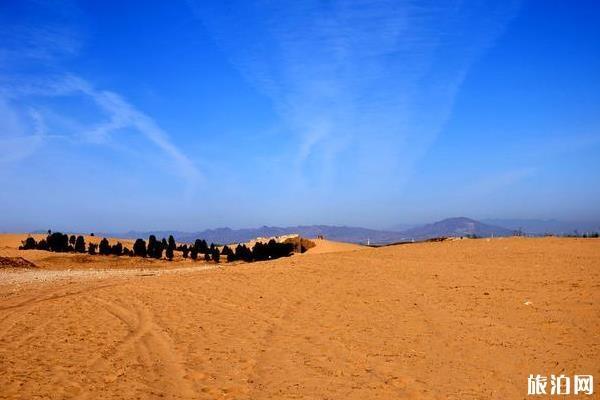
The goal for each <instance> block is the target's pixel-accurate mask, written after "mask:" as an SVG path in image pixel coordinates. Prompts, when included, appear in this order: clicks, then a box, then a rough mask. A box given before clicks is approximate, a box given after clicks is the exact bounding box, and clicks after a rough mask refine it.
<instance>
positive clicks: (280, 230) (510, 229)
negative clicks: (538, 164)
mask: <svg viewBox="0 0 600 400" xmlns="http://www.w3.org/2000/svg"><path fill="white" fill-rule="evenodd" d="M407 226H411V225H397V226H395V227H393V228H392V229H389V230H378V229H368V228H361V227H355V226H331V225H300V226H288V227H277V226H262V227H260V228H246V229H231V228H217V229H208V230H204V231H199V232H181V231H145V232H140V231H130V232H126V233H101V232H97V233H96V235H97V236H105V237H118V238H125V239H136V238H147V237H148V236H150V235H155V236H156V237H158V238H163V237H168V236H169V235H173V236H174V237H175V239H177V241H180V242H193V241H194V240H196V239H205V240H206V241H208V242H209V243H210V242H213V243H219V244H229V243H242V242H248V241H250V240H252V239H255V238H257V237H271V236H280V235H287V234H292V233H297V234H299V235H300V236H303V237H307V238H314V237H317V236H319V235H323V236H324V237H325V238H327V239H331V240H336V241H340V242H350V243H363V244H366V243H370V244H389V243H398V242H409V241H413V240H414V241H418V240H426V239H431V238H436V237H450V236H454V237H457V236H472V235H474V236H477V237H490V236H495V237H497V236H511V235H513V234H515V232H517V231H520V232H522V233H525V234H530V235H543V234H555V235H567V234H574V233H580V234H581V233H590V232H600V222H596V223H594V222H586V223H576V222H562V221H557V220H533V219H486V220H483V221H476V220H474V219H470V218H465V217H458V218H448V219H444V220H442V221H438V222H434V223H432V224H427V225H421V226H414V225H412V227H410V228H408V229H406V228H405V227H407ZM45 232H46V231H39V232H33V233H45Z"/></svg>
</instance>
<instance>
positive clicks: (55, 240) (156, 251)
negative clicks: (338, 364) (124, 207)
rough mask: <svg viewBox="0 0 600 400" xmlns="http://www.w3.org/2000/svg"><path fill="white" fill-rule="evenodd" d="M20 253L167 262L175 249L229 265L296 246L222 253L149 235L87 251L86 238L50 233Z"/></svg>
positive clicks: (93, 246) (258, 246)
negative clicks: (129, 244)
mask: <svg viewBox="0 0 600 400" xmlns="http://www.w3.org/2000/svg"><path fill="white" fill-rule="evenodd" d="M19 249H21V250H34V249H35V250H47V251H54V252H58V253H66V252H75V253H86V252H87V253H88V254H91V255H95V254H100V255H115V256H123V255H124V256H135V257H149V258H155V259H162V258H163V252H164V254H165V257H166V258H167V259H168V260H172V259H173V257H174V252H175V250H177V251H180V252H181V253H182V255H183V258H188V257H190V258H191V259H192V260H197V259H198V257H199V255H200V254H203V258H204V260H205V261H210V260H212V261H214V262H217V263H218V262H219V261H220V259H221V256H224V257H226V258H227V261H228V262H232V261H238V260H240V261H245V262H252V261H265V260H272V259H276V258H280V257H287V256H289V255H291V254H292V253H293V251H294V245H293V244H292V243H278V242H276V241H275V240H273V239H271V240H270V241H269V242H268V243H266V244H265V243H260V242H257V243H256V244H255V245H254V246H253V247H252V249H250V248H248V247H247V246H246V245H245V244H238V245H237V246H236V248H235V250H233V249H231V248H230V247H229V246H224V247H223V249H222V250H221V251H219V249H218V247H217V246H216V245H215V244H214V243H211V244H210V246H209V245H208V243H207V242H206V240H201V239H197V240H196V241H195V242H194V244H193V245H190V246H188V245H187V244H184V245H180V246H177V245H176V243H175V238H174V237H173V235H170V236H169V239H168V240H167V239H165V238H163V239H162V240H160V241H159V240H157V238H156V236H154V235H150V237H149V238H148V243H147V244H146V241H145V240H143V239H137V240H136V241H135V243H134V244H133V249H132V250H130V249H128V248H127V247H124V246H123V245H122V244H121V242H117V243H116V244H113V245H111V244H110V243H109V242H108V240H107V239H106V238H103V239H102V240H101V241H100V243H99V244H95V243H89V245H88V246H87V249H86V243H85V239H84V237H83V236H81V235H80V236H77V237H75V235H71V236H68V235H66V234H63V233H60V232H54V233H51V232H50V231H49V234H48V236H47V237H46V239H42V240H40V241H39V242H36V241H35V239H34V238H33V237H31V236H30V237H28V238H27V239H25V240H24V241H23V244H22V246H20V247H19Z"/></svg>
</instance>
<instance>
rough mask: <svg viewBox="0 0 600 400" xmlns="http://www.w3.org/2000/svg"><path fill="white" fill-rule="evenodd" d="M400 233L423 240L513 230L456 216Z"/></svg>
mask: <svg viewBox="0 0 600 400" xmlns="http://www.w3.org/2000/svg"><path fill="white" fill-rule="evenodd" d="M400 233H401V234H402V235H403V236H404V237H405V238H411V239H415V240H423V239H430V238H434V237H444V236H473V235H474V236H478V237H490V236H511V235H513V234H514V231H513V230H511V229H507V228H503V227H500V226H495V225H488V224H484V223H482V222H479V221H475V220H474V219H470V218H465V217H458V218H448V219H444V220H442V221H438V222H434V223H433V224H427V225H423V226H418V227H416V228H411V229H407V230H405V231H403V232H400Z"/></svg>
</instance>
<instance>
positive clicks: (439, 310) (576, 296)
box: [0, 236, 600, 400]
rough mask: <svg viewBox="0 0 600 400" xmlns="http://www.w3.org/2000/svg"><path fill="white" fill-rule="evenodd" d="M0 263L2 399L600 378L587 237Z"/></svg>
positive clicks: (594, 276)
mask: <svg viewBox="0 0 600 400" xmlns="http://www.w3.org/2000/svg"><path fill="white" fill-rule="evenodd" d="M6 243H7V242H6V241H5V237H3V236H0V256H3V255H6V253H7V252H10V253H15V252H16V253H18V254H19V255H20V256H22V257H25V258H28V257H30V254H31V253H29V252H25V251H22V252H19V251H16V250H14V249H7V248H6V247H5V246H6V245H7V244H6ZM11 246H12V244H11ZM9 247H10V246H9ZM317 248H318V247H317ZM315 250H316V249H315ZM35 257H37V255H36V256H35ZM98 257H99V256H98ZM100 259H102V258H101V257H100ZM133 260H135V259H133ZM138 261H139V260H138ZM163 263H164V264H166V262H163ZM0 272H2V274H0V371H1V372H2V373H0V398H3V399H32V398H56V399H71V398H73V399H129V398H139V399H160V398H166V399H291V398H295V399H298V398H308V399H344V400H346V399H360V400H364V399H374V398H380V399H447V398H449V399H489V398H494V399H518V398H526V397H527V396H526V394H527V377H528V375H529V374H532V373H533V374H537V373H540V374H545V375H549V374H551V373H557V374H558V373H565V374H567V375H571V376H572V375H573V374H593V375H594V376H595V377H596V380H598V379H600V336H599V335H598V334H599V332H600V313H599V309H600V308H599V307H600V241H599V240H597V239H554V238H548V239H495V240H489V241H488V240H463V241H452V242H450V241H447V242H441V243H422V244H409V245H402V246H391V247H385V248H379V249H371V248H366V249H360V250H356V251H346V252H330V253H322V254H319V253H316V252H314V253H312V254H311V253H310V252H309V253H306V254H304V255H302V256H301V257H291V258H286V259H279V260H275V261H269V262H261V263H253V264H243V263H240V264H237V263H236V264H233V265H225V266H221V267H216V268H215V267H213V268H212V269H204V270H201V269H199V268H194V267H188V266H184V267H180V268H179V267H178V268H171V269H165V268H162V269H161V268H155V269H154V270H152V271H151V272H144V273H140V272H139V270H138V272H137V273H135V274H120V273H119V270H118V269H113V270H109V271H106V272H103V273H101V274H96V273H95V272H94V271H93V270H84V271H67V270H60V271H56V270H46V269H44V268H41V269H40V271H37V273H39V274H44V273H46V274H60V277H59V279H49V280H45V281H37V280H36V281H33V282H31V283H28V280H27V279H21V280H15V279H14V278H15V277H18V276H26V275H19V274H27V273H30V271H25V272H22V271H0ZM76 274H79V275H81V276H79V275H76ZM82 276H83V277H82ZM9 277H12V278H9ZM16 282H18V283H16ZM597 391H598V386H596V392H597Z"/></svg>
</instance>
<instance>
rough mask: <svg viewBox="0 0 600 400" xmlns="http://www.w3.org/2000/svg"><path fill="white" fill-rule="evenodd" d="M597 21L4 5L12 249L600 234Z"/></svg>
mask: <svg viewBox="0 0 600 400" xmlns="http://www.w3.org/2000/svg"><path fill="white" fill-rule="evenodd" d="M598 20H600V6H598V3H597V2H595V1H578V2H576V3H574V2H569V1H522V2H517V1H514V2H513V1H505V2H491V1H490V2H485V1H473V2H471V1H448V2H437V1H418V2H417V1H293V2H264V1H256V2H254V1H241V0H240V1H236V0H234V1H227V2H223V1H214V2H212V1H199V0H198V1H195V0H189V1H180V2H178V1H169V2H164V1H143V2H142V1H139V2H135V1H133V2H111V1H103V2H96V1H87V2H69V1H64V2H60V5H58V4H56V2H45V1H39V0H38V1H26V0H23V1H4V2H1V3H0V188H1V190H0V209H1V210H2V216H1V217H0V230H5V231H11V230H21V231H22V230H33V229H45V228H47V227H51V228H54V229H68V230H83V231H87V230H102V231H122V230H129V229H139V230H146V229H177V230H199V229H204V228H210V227H218V226H230V227H249V226H259V225H295V224H315V223H322V224H340V225H341V224H344V225H362V226H368V227H377V228H385V227H389V226H395V225H398V224H403V223H408V224H410V223H420V222H430V221H434V220H437V219H441V218H444V217H450V216H459V215H460V216H470V217H474V218H558V219H563V220H580V221H581V220H599V219H600V208H599V206H598V204H600V202H598V198H599V195H600V184H599V183H600V182H599V180H600V179H599V176H600V175H599V172H598V161H599V160H600V109H599V108H600V74H599V73H598V71H600V25H599V24H597V21H598Z"/></svg>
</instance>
